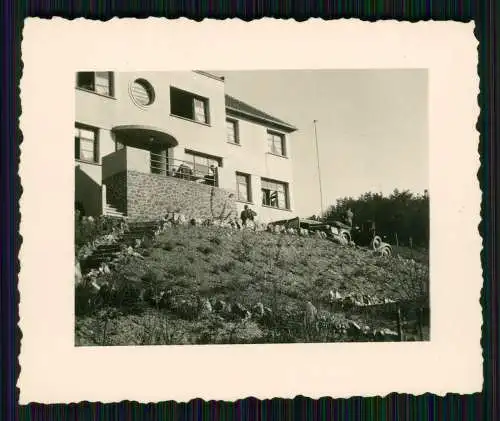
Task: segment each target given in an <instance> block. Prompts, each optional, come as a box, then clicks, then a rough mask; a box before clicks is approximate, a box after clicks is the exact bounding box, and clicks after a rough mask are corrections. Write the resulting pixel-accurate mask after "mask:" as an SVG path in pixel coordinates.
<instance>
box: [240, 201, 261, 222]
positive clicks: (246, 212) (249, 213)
mask: <svg viewBox="0 0 500 421" xmlns="http://www.w3.org/2000/svg"><path fill="white" fill-rule="evenodd" d="M256 216H257V213H256V212H254V211H253V210H252V209H250V208H249V207H248V205H245V207H244V209H243V210H242V211H241V215H240V218H241V222H242V224H243V226H244V227H246V226H247V221H252V222H253V221H254V218H255V217H256Z"/></svg>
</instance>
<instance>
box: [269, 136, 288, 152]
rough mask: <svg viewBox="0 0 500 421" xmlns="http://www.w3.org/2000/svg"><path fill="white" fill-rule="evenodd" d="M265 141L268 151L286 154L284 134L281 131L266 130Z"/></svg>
mask: <svg viewBox="0 0 500 421" xmlns="http://www.w3.org/2000/svg"><path fill="white" fill-rule="evenodd" d="M267 143H268V146H269V152H270V153H272V154H274V155H281V156H285V155H286V150H285V136H284V135H282V134H281V133H276V132H267Z"/></svg>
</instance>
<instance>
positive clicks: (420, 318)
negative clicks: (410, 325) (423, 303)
mask: <svg viewBox="0 0 500 421" xmlns="http://www.w3.org/2000/svg"><path fill="white" fill-rule="evenodd" d="M423 318H424V309H423V308H422V307H420V308H419V309H418V333H419V335H420V340H421V341H423V340H424V320H423Z"/></svg>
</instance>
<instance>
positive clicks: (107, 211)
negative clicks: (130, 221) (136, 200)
mask: <svg viewBox="0 0 500 421" xmlns="http://www.w3.org/2000/svg"><path fill="white" fill-rule="evenodd" d="M103 214H104V215H106V216H111V217H114V218H124V217H125V215H124V214H123V212H120V211H119V210H118V209H116V208H115V207H114V206H112V205H110V204H109V203H106V205H104V209H103Z"/></svg>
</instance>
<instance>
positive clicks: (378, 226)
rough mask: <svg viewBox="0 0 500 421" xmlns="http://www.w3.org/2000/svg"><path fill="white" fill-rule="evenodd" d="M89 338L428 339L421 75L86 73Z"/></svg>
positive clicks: (78, 184) (79, 97) (80, 242)
mask: <svg viewBox="0 0 500 421" xmlns="http://www.w3.org/2000/svg"><path fill="white" fill-rule="evenodd" d="M75 101H76V102H75V114H76V115H75V127H74V131H75V156H74V158H75V314H76V325H75V335H76V337H75V343H76V345H77V346H99V345H102V346H110V345H122V346H123V345H180V344H185V345H198V344H199V345H202V344H255V343H275V344H279V343H306V342H373V341H391V342H393V341H427V340H429V338H430V309H429V191H428V172H429V169H428V121H427V118H428V73H427V70H425V69H355V70H334V69H332V70H283V71H280V70H272V71H271V70H269V71H231V72H221V71H199V70H193V71H183V72H111V71H92V72H91V71H81V72H77V74H76V75H75Z"/></svg>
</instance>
